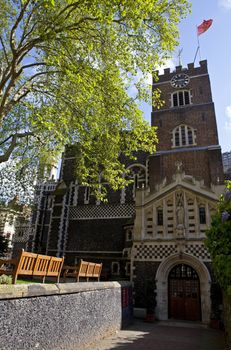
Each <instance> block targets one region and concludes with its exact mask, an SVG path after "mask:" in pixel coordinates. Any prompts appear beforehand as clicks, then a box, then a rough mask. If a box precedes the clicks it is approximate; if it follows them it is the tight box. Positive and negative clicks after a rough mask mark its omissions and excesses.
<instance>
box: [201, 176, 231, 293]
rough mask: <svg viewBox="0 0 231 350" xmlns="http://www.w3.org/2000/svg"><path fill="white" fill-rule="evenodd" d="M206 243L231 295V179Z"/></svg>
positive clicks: (223, 285)
mask: <svg viewBox="0 0 231 350" xmlns="http://www.w3.org/2000/svg"><path fill="white" fill-rule="evenodd" d="M206 245H207V247H208V249H209V252H210V254H211V257H212V261H213V266H214V271H215V274H216V276H217V279H218V282H219V283H220V285H221V287H222V288H223V289H224V290H225V291H226V292H227V293H228V294H229V295H231V181H227V183H226V190H225V192H224V195H222V196H221V198H220V201H219V204H218V211H217V213H216V214H215V215H214V216H213V219H212V223H211V228H210V229H209V230H208V231H207V240H206Z"/></svg>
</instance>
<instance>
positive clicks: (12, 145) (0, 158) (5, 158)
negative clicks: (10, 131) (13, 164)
mask: <svg viewBox="0 0 231 350" xmlns="http://www.w3.org/2000/svg"><path fill="white" fill-rule="evenodd" d="M33 135H34V133H33V132H30V131H28V132H24V133H16V134H14V135H10V136H8V137H7V138H6V139H5V140H3V141H2V142H0V145H3V144H4V143H6V142H8V141H9V140H10V139H11V143H10V146H9V147H8V149H7V150H6V152H5V153H4V154H3V155H0V163H3V162H7V161H8V160H9V158H10V156H11V154H12V152H13V150H14V149H15V147H16V146H17V139H18V138H23V137H28V136H33Z"/></svg>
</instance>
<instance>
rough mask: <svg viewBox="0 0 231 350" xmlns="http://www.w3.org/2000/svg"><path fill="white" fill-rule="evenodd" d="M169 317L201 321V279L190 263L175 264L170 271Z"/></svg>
mask: <svg viewBox="0 0 231 350" xmlns="http://www.w3.org/2000/svg"><path fill="white" fill-rule="evenodd" d="M168 286H169V318H174V319H180V320H190V321H199V320H200V319H201V308H200V281H199V277H198V275H197V273H196V271H195V270H194V269H193V268H192V267H191V266H188V265H185V264H180V265H177V266H175V267H174V268H173V269H172V270H171V271H170V273H169V280H168Z"/></svg>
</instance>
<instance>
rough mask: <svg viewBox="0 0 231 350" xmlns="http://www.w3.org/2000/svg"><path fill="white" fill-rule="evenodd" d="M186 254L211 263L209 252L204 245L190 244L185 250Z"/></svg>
mask: <svg viewBox="0 0 231 350" xmlns="http://www.w3.org/2000/svg"><path fill="white" fill-rule="evenodd" d="M185 253H187V254H191V255H193V256H195V257H196V258H198V259H200V260H202V261H211V258H210V255H209V252H208V250H207V249H206V247H205V246H204V244H200V243H198V244H189V245H187V246H186V248H185Z"/></svg>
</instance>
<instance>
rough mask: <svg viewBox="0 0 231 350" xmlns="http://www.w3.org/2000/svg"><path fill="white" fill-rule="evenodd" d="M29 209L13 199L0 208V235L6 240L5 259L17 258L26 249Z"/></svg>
mask: <svg viewBox="0 0 231 350" xmlns="http://www.w3.org/2000/svg"><path fill="white" fill-rule="evenodd" d="M30 217H31V209H30V208H29V207H28V206H25V205H21V204H19V202H18V200H17V197H15V198H14V199H13V200H12V201H11V202H9V203H8V205H1V206H0V235H2V236H4V237H6V238H7V240H8V242H9V244H8V248H9V251H8V253H7V257H9V258H10V257H11V256H13V257H14V256H17V255H18V252H19V250H21V249H26V248H27V243H28V239H29V230H30Z"/></svg>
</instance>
